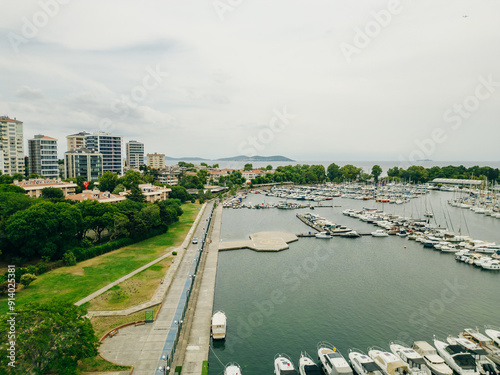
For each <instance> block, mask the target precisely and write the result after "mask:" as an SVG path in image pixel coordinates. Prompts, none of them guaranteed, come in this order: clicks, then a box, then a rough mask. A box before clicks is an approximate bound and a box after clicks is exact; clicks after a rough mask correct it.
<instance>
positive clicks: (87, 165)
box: [64, 148, 103, 181]
mask: <svg viewBox="0 0 500 375" xmlns="http://www.w3.org/2000/svg"><path fill="white" fill-rule="evenodd" d="M64 170H65V171H64V172H65V173H64V176H65V178H71V177H83V178H84V179H85V180H86V181H97V180H98V179H99V177H100V176H101V175H102V172H103V157H102V154H101V153H100V152H97V151H94V150H89V149H87V148H80V149H77V150H72V151H67V152H65V153H64Z"/></svg>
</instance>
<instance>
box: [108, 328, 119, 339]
mask: <svg viewBox="0 0 500 375" xmlns="http://www.w3.org/2000/svg"><path fill="white" fill-rule="evenodd" d="M117 333H118V331H117V330H115V329H114V330H112V331H111V332H110V333H109V335H108V336H109V337H113V336H114V335H116V334H117Z"/></svg>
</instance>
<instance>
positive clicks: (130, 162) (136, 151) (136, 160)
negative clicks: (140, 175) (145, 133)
mask: <svg viewBox="0 0 500 375" xmlns="http://www.w3.org/2000/svg"><path fill="white" fill-rule="evenodd" d="M126 155H127V167H128V168H129V169H139V167H140V166H141V165H144V143H141V142H137V141H130V142H127V145H126Z"/></svg>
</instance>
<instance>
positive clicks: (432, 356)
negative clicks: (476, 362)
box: [413, 341, 453, 375]
mask: <svg viewBox="0 0 500 375" xmlns="http://www.w3.org/2000/svg"><path fill="white" fill-rule="evenodd" d="M413 349H414V350H415V351H416V352H417V353H419V354H420V355H421V356H422V357H423V358H424V361H425V363H427V367H429V369H430V370H431V372H432V373H433V374H434V375H453V370H452V369H451V368H450V367H449V366H448V365H447V364H446V363H445V361H444V359H443V358H441V357H440V356H439V355H438V354H437V352H436V349H435V348H434V347H433V346H432V345H431V344H429V343H428V342H427V341H415V342H414V343H413Z"/></svg>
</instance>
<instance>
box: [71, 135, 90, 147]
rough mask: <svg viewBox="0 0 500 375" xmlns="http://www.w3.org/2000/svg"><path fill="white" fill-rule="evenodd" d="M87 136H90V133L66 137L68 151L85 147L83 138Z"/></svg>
mask: <svg viewBox="0 0 500 375" xmlns="http://www.w3.org/2000/svg"><path fill="white" fill-rule="evenodd" d="M87 135H90V133H87V132H80V133H76V134H72V135H68V136H66V139H67V141H68V151H72V150H77V149H79V148H83V147H85V137H86V136H87Z"/></svg>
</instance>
